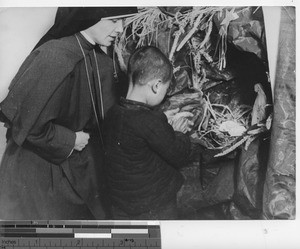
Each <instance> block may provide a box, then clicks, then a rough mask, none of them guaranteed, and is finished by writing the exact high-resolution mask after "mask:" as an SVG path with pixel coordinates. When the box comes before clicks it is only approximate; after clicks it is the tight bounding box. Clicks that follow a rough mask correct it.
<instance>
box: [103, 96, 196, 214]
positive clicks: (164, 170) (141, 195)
mask: <svg viewBox="0 0 300 249" xmlns="http://www.w3.org/2000/svg"><path fill="white" fill-rule="evenodd" d="M105 131H106V132H105V147H106V165H105V168H106V173H107V178H108V184H109V187H110V196H111V199H112V204H113V205H114V206H117V207H119V208H121V209H122V210H124V211H125V212H127V213H128V214H139V213H143V212H148V211H149V210H152V209H156V208H158V207H160V206H163V205H165V204H167V203H168V202H170V200H172V199H173V200H174V198H176V193H177V191H178V190H179V189H180V187H181V186H182V183H183V176H182V175H181V174H180V172H179V171H178V170H177V169H178V168H181V167H183V166H184V165H185V164H186V161H187V158H188V155H189V153H190V140H189V138H188V136H187V135H184V134H183V133H179V132H174V130H173V128H172V126H171V125H169V124H168V121H167V118H166V116H165V115H164V114H163V113H162V112H158V111H155V110H153V109H152V108H151V107H150V106H148V105H146V104H143V103H140V102H136V101H131V100H126V99H123V98H122V99H121V100H120V104H119V105H115V106H113V107H112V108H111V109H110V111H109V112H108V114H107V116H106V118H105ZM176 168H177V169H176Z"/></svg>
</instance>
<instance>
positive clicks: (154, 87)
mask: <svg viewBox="0 0 300 249" xmlns="http://www.w3.org/2000/svg"><path fill="white" fill-rule="evenodd" d="M160 85H161V80H155V81H154V82H153V84H152V86H151V89H152V92H153V93H154V94H157V93H158V91H159V88H160Z"/></svg>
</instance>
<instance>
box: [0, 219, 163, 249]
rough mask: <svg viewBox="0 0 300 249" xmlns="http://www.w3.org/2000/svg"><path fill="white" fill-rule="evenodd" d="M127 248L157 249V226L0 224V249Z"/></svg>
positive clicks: (60, 222) (158, 248)
mask: <svg viewBox="0 0 300 249" xmlns="http://www.w3.org/2000/svg"><path fill="white" fill-rule="evenodd" d="M14 222H15V223H14ZM127 247H128V248H131V249H134V248H139V249H149V248H151V249H160V248H161V235H160V226H159V223H158V222H149V223H148V222H106V221H105V222H102V221H101V222H99V221H66V222H62V221H49V222H44V221H21V222H19V221H17V222H16V221H4V222H3V221H0V249H21V248H22V249H31V248H32V249H33V248H34V249H49V248H56V249H59V248H62V249H74V248H77V249H78V248H80V249H85V248H89V249H105V248H109V249H118V248H122V249H127Z"/></svg>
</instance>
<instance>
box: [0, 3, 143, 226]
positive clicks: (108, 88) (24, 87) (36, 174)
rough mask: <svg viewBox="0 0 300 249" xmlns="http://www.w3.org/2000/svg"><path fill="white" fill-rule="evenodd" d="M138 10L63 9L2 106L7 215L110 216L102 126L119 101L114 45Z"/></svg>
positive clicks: (0, 211) (0, 200)
mask: <svg viewBox="0 0 300 249" xmlns="http://www.w3.org/2000/svg"><path fill="white" fill-rule="evenodd" d="M136 12H137V8H134V7H73V8H58V12H57V15H56V19H55V23H54V25H53V26H52V28H51V29H50V30H49V31H48V32H47V34H46V35H45V36H44V37H42V39H41V40H40V41H39V43H38V44H37V45H36V47H35V49H34V50H33V51H32V52H31V53H30V54H29V56H28V57H27V58H26V59H25V61H24V62H23V64H22V65H21V67H20V69H19V71H18V72H17V74H16V76H15V77H14V79H13V80H12V82H11V84H10V87H9V93H8V95H7V97H6V98H5V99H4V101H3V102H1V103H0V116H1V120H2V121H3V122H4V123H5V126H6V127H7V145H6V150H5V152H4V155H3V158H2V161H1V164H0V219H6V220H7V219H9V220H11V219H14V220H15V219H18V220H23V219H26V220H50V219H52V220H53V219H55V220H90V219H98V220H100V219H109V218H110V214H109V212H108V211H107V210H109V205H110V204H109V201H108V199H109V198H107V196H106V192H107V191H106V184H105V177H104V173H103V163H104V162H103V161H104V148H103V141H102V134H103V129H102V123H103V120H104V118H105V114H106V112H107V110H108V109H109V108H110V107H111V106H112V105H113V104H114V103H115V101H116V99H117V96H116V82H115V77H114V75H115V69H114V66H113V60H112V58H111V57H110V56H109V55H107V53H105V52H104V51H103V50H102V49H101V47H102V48H103V47H110V46H111V45H112V44H113V42H114V40H115V38H116V37H117V36H118V35H119V33H121V32H123V21H124V18H126V17H129V16H132V15H134V14H135V13H136Z"/></svg>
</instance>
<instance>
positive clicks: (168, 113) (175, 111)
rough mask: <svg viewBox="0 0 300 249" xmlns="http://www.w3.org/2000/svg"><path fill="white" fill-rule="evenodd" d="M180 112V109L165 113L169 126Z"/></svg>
mask: <svg viewBox="0 0 300 249" xmlns="http://www.w3.org/2000/svg"><path fill="white" fill-rule="evenodd" d="M178 112H179V108H176V109H172V110H167V111H165V112H164V114H165V115H166V116H167V119H168V123H169V124H172V119H173V117H174V115H175V114H176V113H178Z"/></svg>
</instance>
